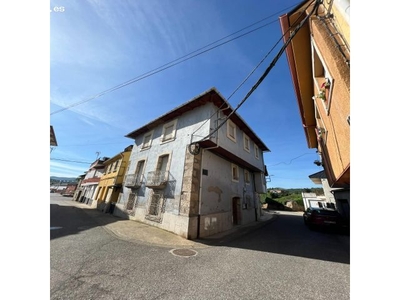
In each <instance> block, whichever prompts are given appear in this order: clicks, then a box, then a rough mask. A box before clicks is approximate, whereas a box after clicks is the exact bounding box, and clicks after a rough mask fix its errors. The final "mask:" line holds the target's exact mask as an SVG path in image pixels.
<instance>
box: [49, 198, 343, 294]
mask: <svg viewBox="0 0 400 300" xmlns="http://www.w3.org/2000/svg"><path fill="white" fill-rule="evenodd" d="M71 199H72V198H68V197H62V196H60V195H58V194H51V196H50V214H51V215H50V222H51V224H50V239H51V241H50V246H51V250H50V256H51V257H50V263H51V273H50V275H51V283H50V289H51V290H50V296H51V299H99V298H101V299H197V300H198V299H289V300H290V299H335V300H340V299H350V237H349V236H346V235H340V234H335V233H326V232H318V231H310V230H309V229H308V228H307V227H306V226H305V225H304V224H303V219H302V216H301V213H293V212H275V213H276V215H277V218H276V219H275V220H274V221H273V222H267V223H266V224H265V225H263V226H261V227H259V228H257V229H255V230H253V231H251V232H250V233H247V234H246V235H244V236H239V237H236V238H226V239H223V240H222V241H221V242H220V243H217V244H214V245H210V244H207V242H206V241H205V242H204V243H203V244H202V246H201V247H200V246H199V247H194V248H191V249H186V253H190V254H194V255H188V256H185V255H174V254H173V253H171V250H172V248H168V247H161V246H154V245H147V244H144V243H141V242H140V241H137V242H135V241H126V240H122V239H120V238H118V236H117V235H115V234H112V233H110V232H109V231H107V230H106V229H105V228H104V223H103V224H99V222H98V221H97V220H96V219H95V218H93V217H92V215H93V213H94V212H91V211H90V210H89V209H85V208H84V205H81V206H79V207H77V206H76V205H74V203H73V201H72V200H71ZM96 213H97V212H96ZM99 213H100V212H99ZM106 220H107V222H118V221H119V220H120V219H119V218H117V217H113V216H110V215H107V218H106ZM200 244H201V241H200ZM183 252H184V251H183Z"/></svg>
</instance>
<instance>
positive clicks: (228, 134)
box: [227, 120, 236, 142]
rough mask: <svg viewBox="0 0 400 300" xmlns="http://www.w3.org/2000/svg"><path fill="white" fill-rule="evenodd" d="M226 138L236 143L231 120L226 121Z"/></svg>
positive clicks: (234, 127)
mask: <svg viewBox="0 0 400 300" xmlns="http://www.w3.org/2000/svg"><path fill="white" fill-rule="evenodd" d="M227 136H228V138H230V139H231V140H232V141H234V142H236V125H235V123H233V122H232V121H231V120H228V131H227Z"/></svg>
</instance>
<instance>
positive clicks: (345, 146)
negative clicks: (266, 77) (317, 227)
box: [280, 0, 350, 215]
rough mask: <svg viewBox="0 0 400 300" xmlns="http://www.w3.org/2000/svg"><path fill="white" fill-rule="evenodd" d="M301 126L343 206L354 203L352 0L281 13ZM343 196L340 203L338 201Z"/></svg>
mask: <svg viewBox="0 0 400 300" xmlns="http://www.w3.org/2000/svg"><path fill="white" fill-rule="evenodd" d="M303 20H306V22H305V23H304V25H303V26H301V28H300V30H299V31H298V32H297V33H296V35H295V36H294V37H293V39H292V41H291V42H290V43H289V44H288V47H287V48H286V55H287V60H288V64H289V68H290V73H291V77H292V80H293V86H294V90H295V95H296V98H297V102H298V106H299V112H300V116H301V121H302V126H303V128H304V132H305V136H306V140H307V144H308V147H309V148H316V149H317V150H318V152H319V154H320V158H321V159H320V161H316V162H314V163H316V164H317V165H321V166H322V167H323V168H324V173H325V176H326V179H327V181H328V182H329V187H330V188H331V190H332V192H333V193H334V194H335V200H336V203H337V205H338V210H339V206H341V209H342V212H343V213H344V214H346V215H348V211H344V210H348V209H349V203H350V1H349V0H331V1H311V0H309V1H304V2H302V3H301V4H299V5H298V6H297V7H295V8H294V9H293V10H292V11H290V12H289V13H287V14H285V15H282V16H281V17H280V23H281V29H282V33H283V34H284V36H285V38H284V40H285V42H286V41H288V40H289V39H290V34H291V33H292V32H294V31H296V27H297V26H298V25H299V24H301V22H302V21H303ZM338 202H341V203H338Z"/></svg>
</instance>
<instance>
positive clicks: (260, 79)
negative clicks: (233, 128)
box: [192, 0, 322, 144]
mask: <svg viewBox="0 0 400 300" xmlns="http://www.w3.org/2000/svg"><path fill="white" fill-rule="evenodd" d="M321 1H322V0H316V1H315V5H314V7H313V9H312V11H311V12H310V13H309V14H308V15H307V16H306V17H305V18H304V19H303V20H302V21H301V22H300V23H299V24H298V25H297V26H296V28H295V29H294V30H293V31H292V32H291V33H290V36H289V38H288V39H287V41H286V42H285V43H284V45H283V46H282V48H281V50H279V52H278V54H277V55H276V56H275V57H274V59H273V60H272V62H271V64H270V65H269V66H268V68H267V69H266V70H265V72H264V73H263V74H262V75H261V77H260V78H259V79H258V80H257V82H256V83H255V84H254V85H253V87H252V88H251V89H250V91H249V92H248V93H247V94H246V96H245V97H244V98H243V99H242V101H240V103H239V104H238V105H237V106H236V108H235V109H234V110H232V112H231V113H230V114H229V115H228V116H227V117H226V118H225V119H224V121H222V123H221V124H220V125H218V126H217V128H215V129H214V130H213V131H212V132H211V133H210V134H209V135H207V136H205V137H204V138H203V139H201V141H203V140H206V139H208V138H209V137H211V136H212V135H213V134H214V133H215V132H217V131H218V129H220V128H221V127H222V126H223V125H224V124H225V123H226V122H227V121H228V119H229V118H230V117H231V116H232V115H233V114H234V113H236V111H237V110H238V109H239V108H240V107H241V106H242V105H243V103H244V102H245V101H246V100H247V99H248V98H249V97H250V95H251V94H252V93H253V92H254V91H255V90H256V89H257V88H258V86H259V85H260V84H261V82H263V80H264V79H265V77H267V75H268V74H269V72H270V71H271V70H272V68H273V67H274V66H275V64H276V62H277V61H278V59H279V58H280V57H281V56H282V54H283V52H284V51H285V49H286V48H287V46H288V45H289V43H290V42H291V41H292V39H293V38H294V36H295V35H296V34H297V32H298V31H299V30H300V28H301V27H303V25H304V24H305V22H307V21H308V19H309V18H310V17H311V15H312V14H313V13H314V12H315V11H316V9H317V8H318V6H319V5H320V4H321ZM310 5H311V4H310ZM192 144H196V142H195V143H192Z"/></svg>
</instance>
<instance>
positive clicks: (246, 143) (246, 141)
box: [243, 134, 250, 153]
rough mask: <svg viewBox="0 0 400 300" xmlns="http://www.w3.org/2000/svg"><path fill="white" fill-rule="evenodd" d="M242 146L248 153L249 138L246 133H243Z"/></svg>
mask: <svg viewBox="0 0 400 300" xmlns="http://www.w3.org/2000/svg"><path fill="white" fill-rule="evenodd" d="M243 147H244V150H246V151H247V152H249V153H250V138H249V137H248V136H247V135H246V134H243Z"/></svg>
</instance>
